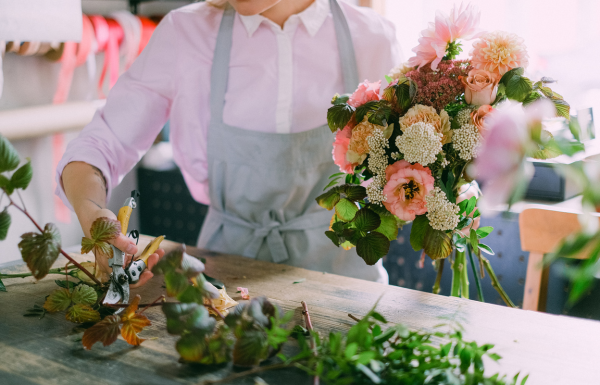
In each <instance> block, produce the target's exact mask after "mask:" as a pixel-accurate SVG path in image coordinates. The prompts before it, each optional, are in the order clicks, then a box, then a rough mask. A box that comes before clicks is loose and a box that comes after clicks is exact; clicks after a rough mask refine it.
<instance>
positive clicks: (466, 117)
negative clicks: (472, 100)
mask: <svg viewBox="0 0 600 385" xmlns="http://www.w3.org/2000/svg"><path fill="white" fill-rule="evenodd" d="M454 120H455V121H456V123H458V126H459V127H462V126H464V125H465V124H473V119H471V109H470V108H463V109H462V110H460V111H458V113H457V114H456V117H455V118H454Z"/></svg>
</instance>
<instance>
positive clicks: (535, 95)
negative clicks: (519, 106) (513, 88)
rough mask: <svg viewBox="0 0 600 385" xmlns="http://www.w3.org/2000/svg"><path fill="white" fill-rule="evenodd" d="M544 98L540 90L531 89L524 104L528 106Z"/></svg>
mask: <svg viewBox="0 0 600 385" xmlns="http://www.w3.org/2000/svg"><path fill="white" fill-rule="evenodd" d="M541 98H542V95H540V94H539V92H537V91H531V92H530V93H529V94H528V95H527V97H526V98H525V99H524V100H523V106H527V105H529V104H531V103H533V102H535V101H536V100H539V99H541Z"/></svg>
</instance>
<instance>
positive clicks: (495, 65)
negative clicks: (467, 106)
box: [471, 31, 529, 75]
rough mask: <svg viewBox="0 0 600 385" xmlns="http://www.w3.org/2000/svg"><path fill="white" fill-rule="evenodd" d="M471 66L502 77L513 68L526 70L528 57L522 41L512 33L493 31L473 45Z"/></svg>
mask: <svg viewBox="0 0 600 385" xmlns="http://www.w3.org/2000/svg"><path fill="white" fill-rule="evenodd" d="M471 56H472V59H471V64H472V65H473V67H475V68H477V69H482V70H486V71H490V72H495V73H498V74H500V75H504V74H505V73H506V72H508V71H510V70H511V69H513V68H517V67H523V68H527V65H528V64H529V55H528V54H527V47H526V46H525V44H524V43H523V39H522V38H520V37H519V36H517V35H515V34H514V33H509V32H503V31H495V32H489V33H486V34H485V35H483V36H481V38H479V40H477V41H475V42H474V43H473V51H471Z"/></svg>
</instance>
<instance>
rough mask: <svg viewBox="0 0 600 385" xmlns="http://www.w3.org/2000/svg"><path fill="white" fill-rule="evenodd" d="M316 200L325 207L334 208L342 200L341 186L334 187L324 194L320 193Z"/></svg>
mask: <svg viewBox="0 0 600 385" xmlns="http://www.w3.org/2000/svg"><path fill="white" fill-rule="evenodd" d="M316 201H317V203H318V204H319V206H321V207H323V208H324V209H327V210H332V209H333V208H334V207H335V205H336V204H337V203H338V202H339V201H340V187H334V188H332V189H331V190H329V191H327V192H325V193H324V194H321V195H319V196H318V197H317V198H316Z"/></svg>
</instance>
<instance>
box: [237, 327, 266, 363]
mask: <svg viewBox="0 0 600 385" xmlns="http://www.w3.org/2000/svg"><path fill="white" fill-rule="evenodd" d="M268 347H269V345H268V344H267V335H266V334H265V333H264V332H263V331H258V330H248V331H245V332H244V333H243V335H241V336H240V337H238V339H237V341H236V343H235V345H234V347H233V364H234V365H240V366H255V365H258V364H259V363H260V361H262V360H264V359H265V358H266V356H267V353H268Z"/></svg>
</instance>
